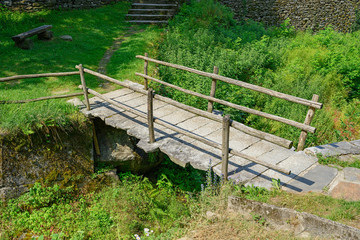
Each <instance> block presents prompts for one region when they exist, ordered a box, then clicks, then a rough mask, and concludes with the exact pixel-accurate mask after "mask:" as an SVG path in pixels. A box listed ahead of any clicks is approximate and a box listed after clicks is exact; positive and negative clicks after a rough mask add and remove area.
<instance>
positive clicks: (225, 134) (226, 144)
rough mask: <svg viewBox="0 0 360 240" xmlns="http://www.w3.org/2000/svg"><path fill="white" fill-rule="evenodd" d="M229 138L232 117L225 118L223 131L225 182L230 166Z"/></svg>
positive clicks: (222, 170) (223, 171) (223, 170)
mask: <svg viewBox="0 0 360 240" xmlns="http://www.w3.org/2000/svg"><path fill="white" fill-rule="evenodd" d="M229 138H230V115H226V116H224V118H223V129H222V158H221V159H222V167H221V172H222V175H223V178H224V180H225V181H227V180H228V165H229V150H230V149H229Z"/></svg>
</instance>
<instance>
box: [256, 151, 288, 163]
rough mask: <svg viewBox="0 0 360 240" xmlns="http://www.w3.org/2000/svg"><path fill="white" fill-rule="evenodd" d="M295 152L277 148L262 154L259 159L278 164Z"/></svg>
mask: <svg viewBox="0 0 360 240" xmlns="http://www.w3.org/2000/svg"><path fill="white" fill-rule="evenodd" d="M294 154H295V152H294V151H292V150H289V149H278V148H277V149H273V150H271V151H270V152H266V153H264V154H262V155H260V156H259V157H258V159H259V160H261V161H264V162H267V163H270V164H273V165H276V164H278V163H280V162H282V161H283V160H285V159H287V158H288V157H290V156H292V155H294Z"/></svg>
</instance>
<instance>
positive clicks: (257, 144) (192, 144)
mask: <svg viewBox="0 0 360 240" xmlns="http://www.w3.org/2000/svg"><path fill="white" fill-rule="evenodd" d="M127 83H129V84H131V85H132V86H133V87H136V88H140V89H142V88H143V86H142V85H140V84H137V83H133V82H130V81H127ZM104 95H105V96H107V97H109V98H111V99H113V100H114V101H117V102H119V103H122V104H124V105H126V106H127V107H129V108H132V109H134V110H136V111H138V112H139V113H143V114H146V111H147V103H146V101H147V96H144V95H142V94H140V93H137V92H134V91H133V90H129V89H126V88H124V89H120V90H116V91H113V92H109V93H106V94H104ZM78 102H79V101H72V103H73V104H76V105H79V103H78ZM90 103H91V110H90V111H87V110H86V109H82V110H81V111H82V112H83V113H84V114H85V115H86V116H88V117H90V118H100V119H102V120H103V121H104V122H105V124H106V125H109V126H112V127H114V128H117V129H122V130H125V131H127V133H128V134H129V135H130V136H134V137H135V138H137V139H138V140H139V142H138V143H137V146H138V147H139V148H141V149H143V150H144V151H145V152H154V151H158V150H160V151H162V152H163V153H165V154H166V155H168V156H169V157H170V159H171V160H172V161H173V162H175V163H176V164H178V165H181V166H183V167H186V166H189V165H191V166H192V167H194V168H196V169H201V170H208V169H209V168H210V167H212V168H213V170H214V172H215V173H216V174H217V175H219V176H220V175H221V151H220V150H219V149H216V148H213V147H210V146H208V145H205V144H203V143H202V142H199V141H197V140H195V139H192V138H190V137H187V136H184V135H183V134H180V133H177V132H174V131H172V130H169V129H166V128H165V127H163V126H161V125H159V124H156V123H155V124H154V126H155V138H156V142H155V143H153V144H149V143H148V141H149V132H148V125H147V119H145V118H143V117H141V116H139V115H136V114H133V113H130V112H128V111H125V110H123V109H120V108H117V107H114V106H112V105H110V104H108V103H106V102H104V101H102V100H101V99H99V98H96V97H94V98H91V99H90ZM153 105H154V116H155V117H157V118H161V119H162V120H164V121H166V122H167V123H168V124H171V125H173V126H176V127H178V128H180V129H182V130H186V131H189V132H192V133H194V134H197V135H198V136H201V137H204V138H206V139H208V140H211V141H214V142H217V143H221V140H222V130H221V128H222V124H221V123H219V122H216V121H213V120H210V119H207V118H204V117H201V116H197V115H195V114H193V113H190V112H187V111H184V110H182V109H180V108H178V107H175V106H173V105H170V104H167V103H165V102H162V101H159V100H156V99H154V104H153ZM340 145H341V146H342V147H343V148H347V149H349V150H351V151H356V147H359V143H358V142H354V143H352V144H351V145H347V144H346V143H339V144H338V145H336V146H340ZM230 148H233V149H236V150H238V151H241V152H242V153H244V154H247V155H249V156H252V157H256V158H258V159H260V160H262V161H266V162H268V163H271V164H274V165H278V166H280V167H282V168H284V169H287V170H291V172H292V173H291V175H285V174H282V173H279V172H277V171H274V170H272V169H269V168H267V167H264V166H262V165H259V164H256V163H254V162H251V161H249V160H247V159H244V158H241V157H238V156H233V155H232V154H230V158H229V170H228V174H229V178H230V179H232V180H234V181H236V182H241V183H243V184H247V185H254V186H261V187H266V188H271V187H272V183H273V179H275V180H278V179H279V180H280V182H281V185H283V186H284V188H285V189H288V190H291V191H297V192H302V191H317V190H319V189H324V188H326V187H327V186H328V185H329V184H330V182H332V181H333V179H334V178H335V177H336V176H337V174H338V172H337V170H336V169H333V168H330V167H325V166H320V165H318V164H317V158H316V157H314V156H309V155H307V154H305V153H304V152H295V151H293V150H289V149H286V148H283V147H280V146H278V145H276V144H273V143H271V142H268V141H265V140H261V139H259V138H257V137H254V136H251V135H248V134H246V133H244V132H241V131H239V130H237V129H234V128H232V127H231V130H230ZM333 148H335V147H334V146H329V147H326V149H330V150H333ZM315 149H316V148H315ZM324 149H325V147H324ZM330 150H329V151H330ZM314 151H316V150H314ZM327 151H328V150H327Z"/></svg>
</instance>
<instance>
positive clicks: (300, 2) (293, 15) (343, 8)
mask: <svg viewBox="0 0 360 240" xmlns="http://www.w3.org/2000/svg"><path fill="white" fill-rule="evenodd" d="M219 2H221V3H222V4H224V5H226V6H228V7H230V8H231V9H232V10H233V11H234V13H235V17H236V18H237V19H247V18H250V19H253V20H255V21H259V22H263V23H264V24H265V25H266V26H272V25H278V24H279V23H281V22H283V21H284V20H286V19H290V23H291V25H293V26H295V27H296V28H297V29H301V30H305V29H312V30H314V31H318V30H321V29H324V28H325V27H326V26H328V25H332V26H333V27H334V29H336V30H338V31H342V32H348V31H350V29H351V25H352V24H353V23H354V22H355V19H356V17H355V15H356V9H358V7H359V6H360V1H359V0H348V1H343V0H219Z"/></svg>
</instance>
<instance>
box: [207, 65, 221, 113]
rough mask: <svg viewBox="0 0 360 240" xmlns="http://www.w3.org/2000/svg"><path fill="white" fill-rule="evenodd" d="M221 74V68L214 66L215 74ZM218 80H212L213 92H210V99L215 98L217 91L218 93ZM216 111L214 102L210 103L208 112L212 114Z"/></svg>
mask: <svg viewBox="0 0 360 240" xmlns="http://www.w3.org/2000/svg"><path fill="white" fill-rule="evenodd" d="M218 73H219V68H218V67H216V66H214V74H218ZM216 81H217V80H216V79H212V82H211V92H210V97H215V91H216ZM213 109H214V102H212V101H210V100H209V101H208V112H212V111H213Z"/></svg>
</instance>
